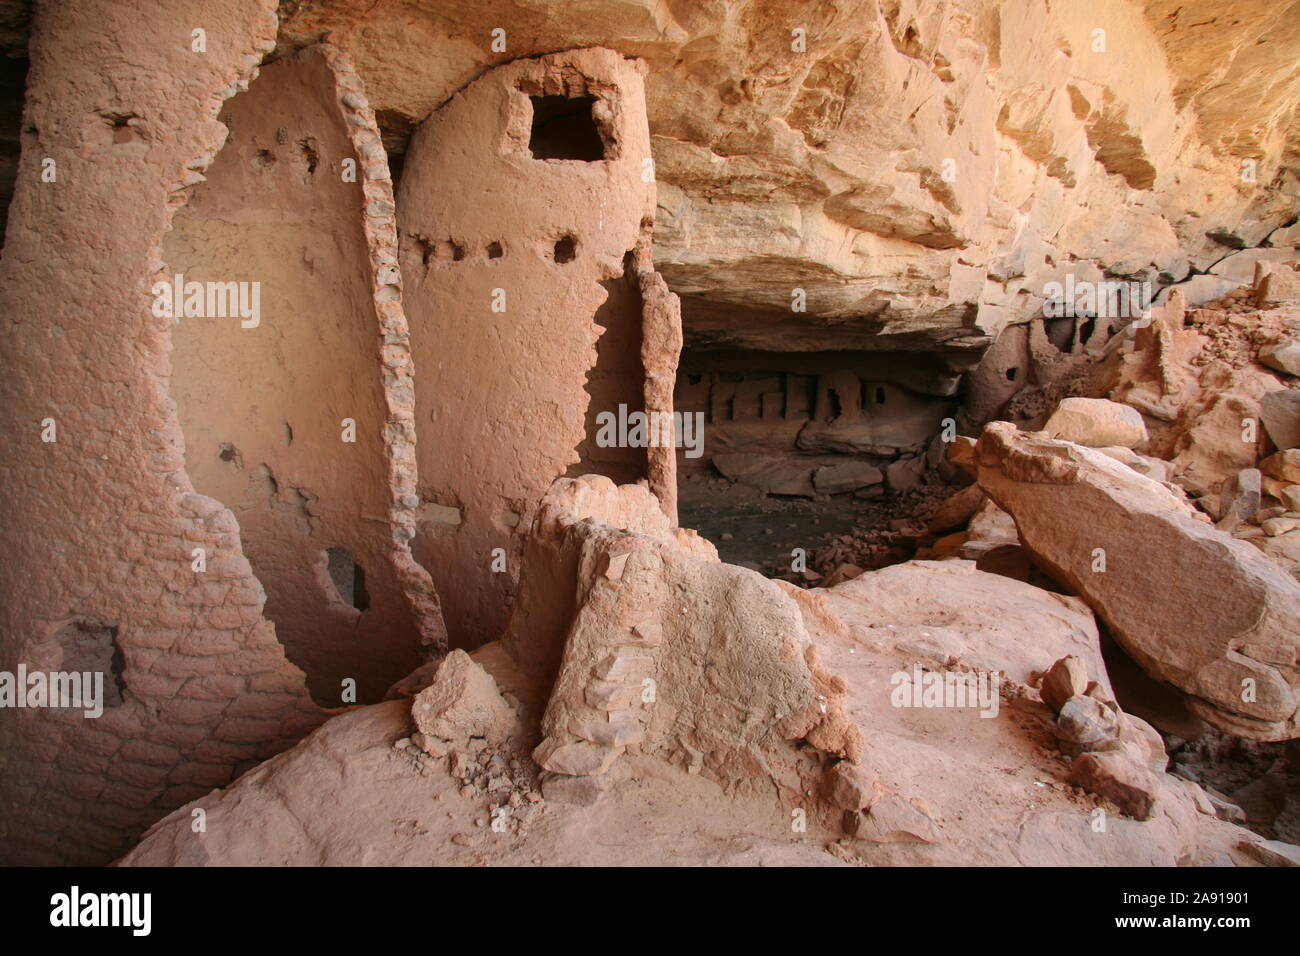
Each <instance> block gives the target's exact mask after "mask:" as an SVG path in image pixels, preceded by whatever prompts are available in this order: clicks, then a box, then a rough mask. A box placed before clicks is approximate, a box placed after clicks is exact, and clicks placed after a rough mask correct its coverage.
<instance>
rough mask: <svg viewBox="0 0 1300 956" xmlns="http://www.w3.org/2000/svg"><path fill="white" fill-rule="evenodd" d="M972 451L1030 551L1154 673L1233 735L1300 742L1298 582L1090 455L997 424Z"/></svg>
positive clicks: (986, 484) (1148, 485) (1177, 502)
mask: <svg viewBox="0 0 1300 956" xmlns="http://www.w3.org/2000/svg"><path fill="white" fill-rule="evenodd" d="M977 454H978V458H979V482H980V485H981V486H982V487H983V488H984V490H985V491H987V492H988V494H989V496H990V497H991V498H992V499H993V500H994V501H996V502H997V503H998V504H999V505H1000V506H1001V507H1003V508H1004V509H1006V510H1007V511H1008V512H1010V513H1011V515H1012V517H1014V518H1015V521H1016V527H1017V528H1018V529H1019V533H1020V538H1021V540H1022V541H1023V542H1024V544H1025V545H1026V546H1027V547H1028V548H1029V549H1030V550H1031V551H1032V552H1033V554H1034V555H1035V557H1036V558H1037V559H1038V561H1039V563H1040V564H1041V565H1042V566H1043V567H1044V568H1046V569H1048V570H1049V571H1050V573H1051V574H1052V575H1053V576H1054V577H1055V578H1057V579H1058V580H1059V581H1060V582H1061V583H1062V584H1064V585H1065V586H1066V587H1068V588H1069V589H1071V590H1072V591H1074V592H1075V593H1077V594H1080V595H1082V596H1083V597H1084V599H1085V600H1087V602H1088V603H1089V604H1090V605H1091V606H1092V608H1093V609H1094V610H1095V611H1096V612H1097V613H1098V614H1099V615H1100V616H1101V617H1102V618H1103V619H1104V620H1105V621H1106V623H1107V624H1108V625H1109V626H1110V628H1111V630H1112V632H1113V633H1114V635H1115V637H1116V639H1117V640H1118V641H1119V642H1120V643H1121V644H1122V645H1123V647H1124V648H1125V650H1126V651H1128V653H1129V655H1130V656H1131V657H1132V658H1133V659H1134V660H1135V661H1137V663H1138V664H1139V665H1140V666H1141V667H1142V668H1143V669H1144V670H1146V672H1147V673H1148V674H1150V675H1151V676H1152V677H1155V678H1157V679H1158V680H1163V681H1166V682H1168V683H1170V684H1173V685H1174V686H1175V687H1178V688H1180V689H1181V690H1182V691H1184V692H1185V693H1186V694H1188V695H1189V701H1188V705H1189V707H1190V708H1191V709H1192V710H1193V711H1194V712H1195V713H1196V714H1197V715H1199V716H1201V717H1202V718H1204V719H1205V720H1207V721H1209V722H1210V723H1211V724H1214V725H1215V726H1217V727H1219V728H1221V729H1223V730H1226V731H1228V732H1230V733H1234V734H1238V735H1240V736H1243V737H1249V738H1254V739H1259V740H1284V739H1289V738H1292V737H1296V736H1298V735H1300V733H1298V727H1300V715H1298V714H1297V705H1298V703H1300V667H1298V666H1297V659H1298V658H1297V655H1298V654H1300V585H1297V583H1296V582H1295V581H1294V580H1292V579H1291V578H1290V577H1288V576H1287V575H1286V574H1285V573H1284V572H1283V571H1282V570H1281V569H1280V568H1279V567H1277V566H1276V565H1275V564H1274V563H1273V562H1271V561H1269V560H1268V559H1267V558H1266V557H1265V556H1264V555H1262V554H1260V552H1259V551H1258V550H1257V549H1255V548H1253V547H1251V546H1250V545H1248V544H1245V543H1244V542H1241V541H1237V540H1235V539H1233V538H1231V537H1230V536H1228V535H1227V534H1224V533H1223V532H1221V531H1218V530H1216V529H1215V528H1213V527H1212V526H1210V525H1208V524H1207V523H1205V522H1204V521H1201V520H1198V519H1197V518H1196V517H1195V515H1194V513H1193V512H1192V509H1191V508H1190V507H1189V506H1188V505H1187V504H1186V503H1185V502H1184V501H1182V500H1181V499H1179V498H1178V497H1176V496H1175V495H1173V494H1172V493H1171V492H1170V491H1169V490H1168V489H1166V488H1164V487H1162V486H1161V485H1158V484H1156V483H1155V482H1153V481H1151V480H1150V479H1147V478H1144V477H1142V476H1141V475H1139V474H1137V473H1136V472H1134V471H1133V470H1131V469H1129V468H1126V467H1124V466H1123V465H1121V464H1119V463H1118V462H1115V461H1114V460H1112V459H1111V458H1108V457H1107V456H1105V455H1102V454H1100V453H1098V452H1095V451H1093V450H1091V449H1088V448H1082V447H1080V446H1078V445H1073V444H1070V443H1068V442H1062V441H1055V440H1053V439H1048V438H1042V437H1035V436H1028V435H1024V434H1021V433H1020V432H1019V431H1017V429H1016V428H1015V427H1014V426H1013V425H1010V424H1009V423H1006V422H994V423H993V424H991V425H989V426H988V428H986V429H985V431H984V434H983V435H982V436H981V438H980V441H979V444H978V446H977Z"/></svg>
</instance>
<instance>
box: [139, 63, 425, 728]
mask: <svg viewBox="0 0 1300 956" xmlns="http://www.w3.org/2000/svg"><path fill="white" fill-rule="evenodd" d="M334 60H335V62H340V60H339V54H338V53H337V51H334ZM354 82H355V79H354ZM340 98H342V103H340ZM363 104H364V99H363V94H361V93H360V92H357V91H350V90H343V89H338V88H336V81H335V73H334V71H333V70H332V69H331V65H330V63H329V62H327V59H326V56H325V55H324V54H323V53H322V52H321V51H320V50H318V49H316V48H311V49H308V50H306V51H303V52H302V53H301V54H299V55H297V56H295V57H292V58H288V59H282V60H279V61H277V62H275V63H273V64H271V65H270V66H269V67H267V68H266V69H265V70H264V71H263V73H262V75H261V76H260V77H259V78H258V80H257V81H256V82H255V83H253V84H252V86H251V87H250V89H249V91H248V92H247V93H245V94H241V95H240V96H238V97H236V98H235V99H234V100H233V101H232V102H231V103H229V104H227V106H226V108H225V109H224V110H223V112H222V118H223V120H224V121H225V122H226V123H227V124H228V125H229V126H230V128H231V130H232V134H231V138H230V140H229V142H228V143H227V144H226V146H225V147H224V148H223V149H222V151H221V153H220V155H219V156H218V158H217V160H216V162H215V163H214V164H213V165H212V167H211V169H210V170H209V171H208V173H207V178H208V181H207V182H206V183H203V184H202V185H200V186H198V187H197V188H196V189H195V190H194V196H193V199H192V200H191V202H190V204H189V205H188V206H187V207H186V208H185V209H184V210H183V211H182V212H181V213H180V214H179V215H178V216H177V218H176V222H175V224H174V228H173V230H172V232H171V233H170V234H169V235H168V237H167V241H166V243H165V244H164V255H165V258H166V260H167V264H168V266H169V268H170V269H171V270H172V271H173V272H174V273H181V274H184V276H185V279H186V282H187V283H188V282H194V281H197V282H211V281H218V282H219V281H231V280H237V281H247V282H257V283H260V288H261V297H260V315H259V316H258V317H257V321H256V325H253V324H252V321H251V320H241V319H239V318H237V317H236V318H231V317H218V316H211V315H209V316H203V317H189V316H186V317H185V318H182V319H181V321H180V322H179V324H178V326H177V328H176V330H175V331H174V333H173V343H174V346H175V356H174V362H175V367H174V371H173V375H172V386H171V387H172V393H173V395H174V396H175V397H176V400H177V404H178V406H179V411H180V418H181V424H182V426H183V427H184V429H185V434H186V452H187V454H186V464H187V466H188V469H189V473H190V476H191V477H192V479H193V480H194V483H195V485H196V486H197V487H198V488H199V489H200V490H202V491H203V492H205V493H207V494H210V495H211V496H212V497H214V498H217V499H219V500H220V501H222V502H223V503H225V504H226V505H228V506H229V507H231V508H232V509H233V510H234V511H235V514H236V516H237V517H238V519H239V523H240V527H241V530H242V532H243V541H244V547H245V550H246V553H247V555H248V557H249V560H250V561H251V562H252V565H253V568H254V570H255V571H256V573H257V574H258V577H259V579H260V580H261V581H262V583H263V585H264V586H265V587H266V590H267V609H266V611H267V615H268V616H269V617H270V618H271V619H272V620H273V621H275V623H276V633H277V635H278V636H279V638H280V640H281V641H282V642H283V643H284V645H285V648H286V651H287V653H288V654H289V657H290V659H291V660H293V661H294V662H295V663H296V664H298V665H299V666H300V667H302V668H303V670H304V671H305V672H306V673H307V677H308V686H309V688H310V689H311V692H312V696H313V697H314V698H315V699H316V700H317V701H319V702H320V703H321V704H323V705H326V706H339V705H340V704H344V703H355V702H371V701H376V700H379V699H381V698H382V697H383V694H384V691H385V690H386V689H387V688H388V687H389V686H390V685H391V684H392V683H393V682H395V681H397V680H398V679H400V678H401V677H403V676H404V675H406V674H407V673H409V672H410V671H411V670H412V669H414V668H415V667H416V666H418V665H419V663H420V661H421V657H420V653H421V650H422V648H423V646H424V643H436V642H437V640H438V639H439V638H440V637H441V627H440V624H441V622H440V621H438V620H437V619H436V618H435V619H434V620H433V621H431V622H429V624H428V628H429V630H428V633H427V634H422V632H421V627H420V621H419V618H418V617H417V615H416V614H415V613H413V612H412V608H411V607H410V606H409V603H408V601H407V599H406V596H405V595H404V593H403V584H402V577H401V574H400V573H399V567H398V562H399V561H401V560H403V559H404V560H406V561H408V562H409V561H410V556H409V552H407V548H406V543H405V541H404V540H402V539H401V537H400V535H399V536H398V537H397V539H396V540H395V537H394V534H393V531H394V527H393V525H392V523H391V521H390V516H389V508H390V504H391V503H392V501H393V500H394V495H393V493H392V490H391V488H390V469H389V465H388V460H387V452H388V449H387V448H386V447H385V435H386V432H387V430H390V429H391V430H394V431H396V432H397V433H398V437H402V436H403V435H404V434H405V432H406V431H408V430H409V427H408V426H407V423H403V422H400V421H391V420H390V418H389V411H388V409H387V408H386V407H385V389H384V382H383V381H382V380H381V374H382V373H384V372H386V371H387V369H386V368H385V367H384V366H383V365H381V362H380V358H381V356H380V348H381V342H380V329H379V325H378V321H377V316H376V308H377V305H376V301H375V299H376V295H377V293H378V296H377V297H378V298H379V299H389V298H390V297H392V296H393V295H394V293H395V292H396V289H397V286H398V283H397V277H396V270H395V259H394V256H393V254H392V251H391V249H392V242H391V239H390V241H389V250H390V251H389V252H387V253H384V252H383V251H382V250H381V249H373V248H372V245H373V238H374V237H373V236H367V235H366V234H365V231H364V230H363V226H362V223H363V221H365V219H366V217H365V215H364V213H365V207H366V205H367V197H366V195H365V194H364V193H363V183H368V184H374V183H375V182H383V183H384V185H385V186H387V182H386V180H387V167H386V165H385V164H384V162H383V161H382V158H380V159H379V160H377V161H374V162H367V161H366V158H365V157H364V156H363V155H361V153H360V152H359V151H358V149H357V148H356V147H355V146H354V144H353V142H352V141H351V140H350V139H349V136H348V130H349V128H350V125H349V124H351V123H352V122H353V117H357V114H358V112H359V111H358V110H356V109H355V107H357V106H361V105H363ZM358 118H361V119H364V115H362V116H360V117H358ZM372 122H373V120H372ZM370 136H371V137H373V138H375V139H376V140H377V134H375V133H374V132H373V129H372V130H371V131H370ZM361 149H365V144H364V143H363V144H361ZM388 196H389V198H388V199H384V198H382V197H381V198H376V199H375V200H374V202H375V203H376V204H379V203H384V202H387V203H388V204H389V206H390V207H391V192H389V193H388ZM384 211H388V212H389V219H390V221H389V229H390V231H391V228H392V226H391V210H384ZM384 255H387V257H388V259H390V260H393V261H390V262H386V261H383V259H382V257H383V256H384ZM383 304H386V303H380V305H381V306H382V305H383ZM401 346H402V343H400V342H395V343H392V344H383V345H382V347H383V348H384V349H386V350H387V351H388V352H390V353H397V354H393V355H391V356H390V358H391V359H399V358H404V357H405V356H403V355H402V354H400V353H402V352H403V351H404V350H403V349H402V347H401ZM407 361H408V362H409V359H407ZM406 388H407V390H408V391H409V389H410V385H409V383H408V384H407V385H406ZM398 497H399V498H400V495H399V496H398ZM331 559H332V560H331ZM435 612H436V607H435ZM426 637H427V641H426V640H425V638H426ZM349 681H352V682H355V691H356V694H355V695H350V694H349V693H348V691H349V690H350V689H352V687H353V685H350V684H349V683H348V682H349Z"/></svg>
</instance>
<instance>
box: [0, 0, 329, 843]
mask: <svg viewBox="0 0 1300 956" xmlns="http://www.w3.org/2000/svg"><path fill="white" fill-rule="evenodd" d="M190 6H191V5H189V4H185V3H181V2H177V0H160V2H158V3H154V4H150V6H149V8H148V9H147V10H146V9H141V8H137V7H133V6H132V5H129V4H120V3H115V2H111V0H87V2H84V3H79V4H76V5H75V6H74V5H61V4H52V5H47V6H43V7H42V8H41V10H40V16H39V18H38V22H37V27H36V30H35V31H34V33H33V37H32V44H31V62H32V68H31V72H30V74H29V97H28V101H27V106H26V113H25V117H24V125H23V128H24V133H23V153H22V161H21V165H20V169H19V175H18V180H17V186H16V190H15V194H14V200H13V204H12V206H11V207H10V215H9V228H8V230H7V235H6V248H5V256H4V259H3V261H2V262H0V303H2V304H3V308H2V309H0V314H3V315H4V316H5V321H6V323H7V326H8V327H7V334H6V335H5V336H3V337H0V340H2V342H3V344H2V345H0V348H3V349H4V361H5V367H6V368H7V369H8V370H9V373H8V374H6V375H5V376H3V377H0V409H2V411H0V414H3V416H4V422H5V427H6V431H7V433H8V434H10V435H12V436H14V441H13V443H12V445H11V447H10V449H9V453H8V454H6V455H5V456H4V460H3V462H0V468H2V469H3V478H4V484H5V487H6V488H7V489H9V492H10V493H9V494H7V495H5V496H4V501H3V503H0V537H2V543H3V549H4V551H5V554H6V560H5V561H3V562H0V593H3V594H4V595H5V600H4V601H3V602H0V605H2V606H0V669H3V670H6V671H9V672H13V671H14V670H15V669H16V667H17V665H18V664H20V663H25V664H28V665H29V666H51V667H53V666H58V664H59V662H60V661H62V660H64V659H66V655H67V654H68V653H69V649H70V648H75V649H78V650H77V651H76V653H75V654H74V655H73V658H72V659H73V660H78V659H87V660H92V661H97V662H101V663H102V661H103V660H105V659H107V660H108V661H109V667H110V669H111V671H112V673H111V674H110V675H106V681H105V682H106V683H110V682H111V683H113V684H114V685H116V686H117V689H118V695H119V696H120V698H121V703H120V704H117V705H115V706H108V707H106V708H105V710H104V713H103V715H102V716H100V717H98V718H94V719H88V718H86V717H84V716H83V713H82V712H81V711H74V710H68V709H62V710H60V709H53V708H48V707H46V708H21V709H20V708H13V707H6V708H0V858H3V861H4V862H6V863H17V862H22V863H29V864H31V863H102V862H106V861H107V860H109V859H111V858H112V857H113V856H114V855H115V854H116V853H118V852H120V851H121V849H122V848H123V847H124V846H125V845H126V844H127V843H128V842H129V841H130V840H131V839H133V838H134V837H135V836H137V835H138V834H139V833H140V831H141V830H142V829H143V828H144V827H145V826H146V825H147V824H149V823H150V822H152V821H153V820H156V819H158V818H159V817H160V816H162V815H163V814H164V813H166V812H167V811H168V810H171V809H173V808H175V807H177V806H180V805H182V804H184V803H186V802H188V801H189V800H192V799H194V798H195V797H197V796H200V795H202V794H203V793H206V792H208V791H209V790H210V789H211V788H212V787H214V786H221V785H224V784H225V783H227V782H229V781H230V780H231V779H232V777H233V776H234V775H235V774H236V773H237V772H239V771H240V770H242V769H244V768H246V767H248V766H251V765H252V764H254V763H256V762H258V761H260V760H262V759H264V758H266V757H267V756H269V755H270V754H272V753H275V752H277V751H278V750H281V749H283V748H284V747H285V746H287V745H288V744H290V743H292V742H293V741H294V740H296V739H298V738H299V737H300V736H301V735H302V734H303V733H305V732H306V731H307V730H309V729H310V728H311V727H313V726H314V725H315V724H317V723H318V722H319V721H320V720H321V719H322V718H323V716H324V715H323V714H322V712H321V711H320V710H319V708H317V707H316V706H315V705H313V704H312V703H311V701H310V699H309V698H308V696H307V694H306V690H305V688H304V685H303V675H302V672H301V671H299V670H298V669H297V668H296V667H294V666H293V665H292V664H291V663H290V662H289V661H288V660H286V658H285V655H284V651H283V648H282V647H281V645H280V644H279V642H278V641H277V640H276V637H275V632H274V628H273V626H272V624H271V623H270V621H268V620H266V619H265V618H264V617H263V615H262V606H263V601H264V598H263V594H262V590H261V586H260V584H259V582H258V580H257V579H256V577H255V576H254V575H253V573H252V570H251V569H250V567H249V565H248V562H247V561H246V560H245V558H244V556H243V554H242V551H241V542H240V533H239V530H240V529H239V526H238V523H237V522H236V519H235V517H234V515H233V514H232V513H231V512H230V511H229V510H227V509H226V508H224V507H223V506H222V505H221V504H220V503H219V502H217V501H215V500H213V499H211V498H209V497H206V496H204V495H201V494H198V493H196V492H195V490H194V488H193V485H192V484H191V482H190V479H189V477H188V475H187V474H186V471H185V462H184V438H183V435H182V432H181V429H180V427H179V424H178V422H177V419H176V414H175V409H174V406H173V404H172V401H171V399H170V397H169V394H168V387H167V383H168V379H169V378H170V372H171V369H170V360H169V357H168V351H169V347H170V341H169V340H170V333H171V326H172V324H173V323H172V320H171V319H167V318H159V317H156V316H154V315H153V314H152V313H151V310H150V298H151V297H150V287H151V286H152V284H153V283H154V282H155V281H156V280H158V279H161V278H163V277H164V275H163V272H164V270H163V266H162V262H163V257H162V249H161V244H162V239H163V236H164V234H165V233H166V231H167V229H168V226H169V222H170V219H171V216H172V213H173V212H174V211H175V209H176V208H177V207H179V206H180V205H183V204H184V202H185V201H186V198H187V194H188V189H187V187H188V186H189V185H191V184H193V183H194V182H196V181H197V179H198V175H197V170H201V169H202V168H204V167H205V166H206V165H207V164H208V163H209V162H210V161H211V160H212V158H213V156H214V155H215V154H216V152H217V151H218V149H219V148H220V146H221V144H222V143H223V141H224V140H225V137H226V132H227V131H226V129H225V127H224V126H223V125H222V124H221V123H220V122H219V121H218V120H217V119H216V116H217V114H218V111H219V109H220V107H221V104H222V103H223V101H225V100H227V99H228V98H229V97H231V96H232V95H234V94H235V93H236V92H237V91H238V90H239V89H241V88H242V87H243V86H244V85H245V84H246V83H247V81H248V80H249V79H250V78H251V77H253V76H255V75H256V71H257V65H258V63H260V62H261V59H262V56H263V55H264V53H265V52H266V51H269V50H270V49H272V48H273V46H274V39H275V30H276V22H275V15H274V4H272V3H267V2H264V0H229V2H227V3H226V4H225V5H224V7H223V15H222V16H221V18H220V20H219V21H217V20H216V18H214V21H213V22H219V23H220V29H219V30H217V29H215V28H212V27H211V24H210V25H209V27H210V34H211V36H212V39H211V40H210V42H209V46H208V50H207V52H206V53H205V54H203V55H196V54H195V53H194V52H193V51H192V50H191V46H190V42H191V31H192V30H193V29H194V27H195V23H194V22H193V21H194V17H193V11H192V10H191V9H189V8H190ZM93 49H104V50H113V51H114V55H113V56H111V57H103V58H97V59H96V60H95V61H94V63H93V64H92V65H88V66H80V67H78V66H77V64H84V63H85V59H84V56H85V51H86V50H93ZM46 158H49V159H53V160H54V161H55V164H56V168H57V170H58V176H57V180H56V181H55V182H43V181H42V179H41V171H42V168H43V160H44V159H46ZM105 250H110V251H108V252H105ZM46 420H50V421H52V423H53V425H54V428H55V431H54V432H53V433H52V434H51V433H50V432H49V430H48V426H45V427H44V428H43V426H42V422H43V421H46ZM43 430H44V431H45V433H46V434H47V435H49V436H51V437H52V438H53V440H45V441H43V440H42V437H41V436H42V431H43ZM195 548H203V549H204V550H205V552H206V569H207V570H206V571H205V572H202V573H198V572H196V571H194V570H193V569H192V562H193V560H194V557H193V549H195ZM78 655H80V656H78ZM115 659H116V660H118V662H119V663H114V661H115ZM95 666H100V664H96V665H95ZM119 680H120V683H119Z"/></svg>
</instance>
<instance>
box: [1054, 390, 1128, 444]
mask: <svg viewBox="0 0 1300 956" xmlns="http://www.w3.org/2000/svg"><path fill="white" fill-rule="evenodd" d="M1046 430H1047V433H1048V434H1049V435H1051V436H1052V437H1053V438H1063V439H1065V440H1066V441H1072V442H1077V443H1078V444H1080V445H1087V446H1088V447H1090V448H1104V447H1106V446H1107V445H1118V446H1120V447H1122V448H1136V447H1137V446H1138V445H1141V444H1142V443H1143V442H1145V441H1146V440H1147V426H1146V423H1145V422H1143V421H1142V416H1141V414H1139V413H1138V411H1137V409H1135V408H1130V407H1129V406H1128V405H1121V404H1120V403H1119V402H1112V401H1110V400H1109V399H1105V398H1067V399H1064V400H1063V401H1062V402H1061V404H1060V405H1058V406H1057V407H1056V411H1055V412H1053V413H1052V417H1051V418H1049V419H1048V420H1047V425H1046Z"/></svg>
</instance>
